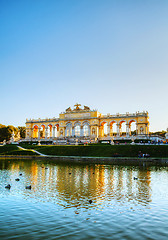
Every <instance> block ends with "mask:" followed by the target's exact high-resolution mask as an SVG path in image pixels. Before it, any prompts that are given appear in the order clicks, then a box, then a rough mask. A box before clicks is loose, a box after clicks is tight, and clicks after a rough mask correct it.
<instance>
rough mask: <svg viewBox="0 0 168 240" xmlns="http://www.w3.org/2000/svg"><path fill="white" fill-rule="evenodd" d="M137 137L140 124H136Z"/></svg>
mask: <svg viewBox="0 0 168 240" xmlns="http://www.w3.org/2000/svg"><path fill="white" fill-rule="evenodd" d="M136 135H138V124H136Z"/></svg>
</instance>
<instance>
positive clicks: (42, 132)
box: [40, 125, 45, 138]
mask: <svg viewBox="0 0 168 240" xmlns="http://www.w3.org/2000/svg"><path fill="white" fill-rule="evenodd" d="M40 138H45V125H41V128H40Z"/></svg>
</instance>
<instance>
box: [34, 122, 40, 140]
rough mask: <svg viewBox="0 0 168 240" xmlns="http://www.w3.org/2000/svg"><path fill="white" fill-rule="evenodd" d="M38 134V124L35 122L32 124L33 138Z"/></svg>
mask: <svg viewBox="0 0 168 240" xmlns="http://www.w3.org/2000/svg"><path fill="white" fill-rule="evenodd" d="M38 136H39V126H38V125H37V124H34V125H33V138H38Z"/></svg>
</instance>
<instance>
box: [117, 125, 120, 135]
mask: <svg viewBox="0 0 168 240" xmlns="http://www.w3.org/2000/svg"><path fill="white" fill-rule="evenodd" d="M117 137H120V124H118V123H117Z"/></svg>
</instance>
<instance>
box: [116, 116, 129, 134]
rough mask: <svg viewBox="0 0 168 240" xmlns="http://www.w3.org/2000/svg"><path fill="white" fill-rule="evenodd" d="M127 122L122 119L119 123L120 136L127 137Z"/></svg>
mask: <svg viewBox="0 0 168 240" xmlns="http://www.w3.org/2000/svg"><path fill="white" fill-rule="evenodd" d="M127 124H128V123H127V120H126V119H122V120H120V121H119V122H118V127H119V135H120V136H123V137H125V136H126V132H127Z"/></svg>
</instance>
